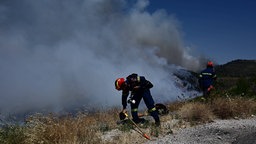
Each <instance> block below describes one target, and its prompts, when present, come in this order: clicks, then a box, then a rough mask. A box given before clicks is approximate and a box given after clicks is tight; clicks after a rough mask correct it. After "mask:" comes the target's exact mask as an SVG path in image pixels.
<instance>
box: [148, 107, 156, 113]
mask: <svg viewBox="0 0 256 144" xmlns="http://www.w3.org/2000/svg"><path fill="white" fill-rule="evenodd" d="M153 111H156V107H153V108H152V109H150V110H148V112H153Z"/></svg>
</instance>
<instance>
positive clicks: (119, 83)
mask: <svg viewBox="0 0 256 144" xmlns="http://www.w3.org/2000/svg"><path fill="white" fill-rule="evenodd" d="M124 83H125V79H124V78H118V79H116V81H115V87H116V89H117V90H121V86H122V85H123V84H124Z"/></svg>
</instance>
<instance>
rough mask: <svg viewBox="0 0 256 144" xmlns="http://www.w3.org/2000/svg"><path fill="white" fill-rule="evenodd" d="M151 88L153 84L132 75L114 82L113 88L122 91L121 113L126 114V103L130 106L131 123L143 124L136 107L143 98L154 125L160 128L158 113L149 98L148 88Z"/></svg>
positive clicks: (143, 78)
mask: <svg viewBox="0 0 256 144" xmlns="http://www.w3.org/2000/svg"><path fill="white" fill-rule="evenodd" d="M152 87H153V84H152V83H151V82H150V81H148V80H146V79H145V77H144V76H138V75H137V74H135V73H133V74H131V75H129V76H128V77H126V79H125V78H118V79H116V81H115V88H116V89H117V90H118V91H120V90H122V105H123V110H122V112H124V113H126V112H127V110H126V106H127V102H128V103H130V105H131V114H132V118H133V121H134V122H135V123H143V122H144V121H145V120H144V119H142V118H139V116H138V107H139V104H140V101H141V99H142V98H143V100H144V102H145V104H146V106H147V108H148V112H149V113H150V115H151V116H152V117H153V118H154V120H155V125H156V126H160V119H159V116H158V112H157V110H156V107H155V104H154V103H155V102H154V100H153V98H152V96H151V93H150V88H152ZM130 92H131V96H130V97H129V99H128V96H129V94H130ZM127 99H128V101H127Z"/></svg>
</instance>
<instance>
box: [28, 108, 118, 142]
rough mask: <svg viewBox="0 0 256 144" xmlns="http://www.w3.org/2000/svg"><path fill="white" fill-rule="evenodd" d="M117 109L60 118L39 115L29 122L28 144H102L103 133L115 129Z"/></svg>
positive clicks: (51, 115) (32, 117) (31, 118)
mask: <svg viewBox="0 0 256 144" xmlns="http://www.w3.org/2000/svg"><path fill="white" fill-rule="evenodd" d="M114 115H116V114H115V109H112V110H109V111H107V112H96V113H94V114H90V115H88V114H82V113H80V114H78V115H76V116H72V115H66V116H62V117H58V116H57V115H54V114H50V115H47V116H44V115H41V114H37V115H33V116H31V117H30V118H29V119H28V120H27V123H26V125H27V131H26V135H27V137H28V138H27V139H26V143H29V144H30V143H31V144H32V143H33V144H35V143H36V144H41V143H45V144H48V143H55V144H71V143H72V144H94V143H101V139H100V136H101V133H102V132H104V131H108V130H110V129H113V128H115V126H116V125H115V123H114V119H115V117H114Z"/></svg>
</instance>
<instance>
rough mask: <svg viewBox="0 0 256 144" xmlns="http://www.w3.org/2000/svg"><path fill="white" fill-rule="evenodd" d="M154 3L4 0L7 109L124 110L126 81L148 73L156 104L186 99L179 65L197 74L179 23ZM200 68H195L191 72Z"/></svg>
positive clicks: (2, 90) (0, 104)
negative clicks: (120, 87)
mask: <svg viewBox="0 0 256 144" xmlns="http://www.w3.org/2000/svg"><path fill="white" fill-rule="evenodd" d="M148 5H150V3H149V1H148V0H140V1H138V2H137V3H134V4H130V3H128V0H76V1H70V0H44V1H34V0H23V1H20V0H12V1H9V0H1V1H0V31H1V34H0V98H1V101H0V112H24V111H29V110H37V109H41V110H42V109H50V110H53V111H59V110H62V109H65V108H71V107H76V106H78V107H79V106H88V107H89V106H95V105H97V106H114V105H121V98H120V95H121V93H120V92H118V91H116V90H115V89H114V81H115V79H116V78H118V77H126V76H127V75H129V74H131V73H134V72H135V73H138V74H139V75H144V76H146V78H147V79H148V80H150V81H151V82H152V83H153V84H154V88H153V89H152V94H153V97H154V98H155V99H156V101H158V100H159V101H160V100H170V99H174V98H175V97H177V95H179V94H180V91H179V89H178V88H177V87H176V86H175V84H174V82H173V78H172V77H174V76H173V75H172V73H171V72H172V71H173V70H174V69H176V66H175V65H177V66H182V67H185V68H187V69H196V68H197V67H198V66H199V60H197V59H196V58H194V57H193V56H191V55H190V54H189V51H188V50H187V49H186V48H185V47H184V46H183V43H182V40H181V35H180V30H179V29H180V28H179V25H178V21H177V20H176V19H175V18H174V17H172V16H170V15H168V14H167V13H166V12H165V11H164V10H158V11H155V12H153V13H149V12H147V6H148ZM191 66H193V67H191Z"/></svg>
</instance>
